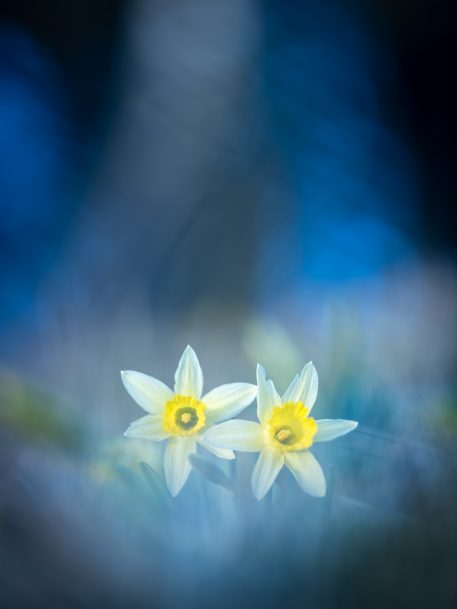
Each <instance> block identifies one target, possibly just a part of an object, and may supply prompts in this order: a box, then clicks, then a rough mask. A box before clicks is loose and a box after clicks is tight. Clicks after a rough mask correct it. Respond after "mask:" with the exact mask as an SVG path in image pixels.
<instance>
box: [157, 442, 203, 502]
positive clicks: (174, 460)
mask: <svg viewBox="0 0 457 609" xmlns="http://www.w3.org/2000/svg"><path fill="white" fill-rule="evenodd" d="M195 451H196V441H195V438H193V437H184V438H176V437H175V438H171V439H170V440H168V442H167V447H166V449H165V459H164V470H165V481H166V483H167V486H168V490H169V491H170V493H171V495H172V497H176V495H177V494H178V493H179V491H180V490H181V489H182V487H183V486H184V484H185V482H186V480H187V478H188V477H189V474H190V471H191V469H192V466H191V464H190V463H189V461H188V459H187V457H188V455H190V454H191V453H194V452H195Z"/></svg>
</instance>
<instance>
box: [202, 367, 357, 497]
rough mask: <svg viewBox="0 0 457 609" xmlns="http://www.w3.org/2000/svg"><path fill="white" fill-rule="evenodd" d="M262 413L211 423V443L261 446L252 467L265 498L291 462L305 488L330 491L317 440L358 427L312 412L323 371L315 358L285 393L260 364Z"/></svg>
mask: <svg viewBox="0 0 457 609" xmlns="http://www.w3.org/2000/svg"><path fill="white" fill-rule="evenodd" d="M257 384H258V394H257V417H258V419H259V423H256V422H254V421H242V420H239V419H234V420H232V421H226V422H225V423H221V424H220V425H216V426H214V427H212V428H211V429H209V430H208V431H207V432H206V433H205V435H204V440H205V441H206V442H207V444H208V445H210V444H211V445H212V446H215V447H218V448H226V449H227V448H231V449H232V450H240V451H248V452H260V455H259V458H258V460H257V463H256V465H255V467H254V471H253V473H252V490H253V492H254V495H255V497H256V498H257V499H262V497H264V496H265V495H266V493H267V492H268V491H269V489H270V488H271V486H272V484H273V483H274V481H275V480H276V477H277V475H278V474H279V472H280V471H281V469H282V467H283V466H284V465H286V467H288V468H289V469H290V471H291V472H292V474H293V475H294V477H295V479H296V480H297V482H298V484H299V485H300V486H301V487H302V489H303V490H304V491H306V492H307V493H309V494H310V495H313V496H315V497H322V496H324V495H325V490H326V484H325V477H324V474H323V472H322V468H321V466H320V465H319V463H318V461H317V460H316V458H315V457H314V456H313V454H312V453H311V452H310V450H309V449H310V448H311V446H312V445H313V444H314V443H315V442H327V441H328V440H334V439H335V438H338V436H343V435H344V434H347V433H349V432H350V431H352V430H353V429H355V428H356V427H357V425H358V423H357V422H356V421H346V420H343V419H320V420H315V419H313V418H312V417H310V416H309V414H310V412H311V409H312V407H313V406H314V403H315V401H316V397H317V386H318V379H317V372H316V369H315V367H314V366H313V364H312V363H311V362H309V363H308V364H306V366H305V367H304V368H303V370H302V372H301V374H300V375H298V374H297V376H296V377H295V378H294V380H293V381H292V382H291V384H290V385H289V388H288V389H287V391H286V392H285V394H284V395H283V397H282V399H281V397H280V396H279V395H278V393H277V391H276V389H275V386H274V384H273V381H271V380H268V381H267V380H266V376H265V370H264V369H263V368H262V366H260V365H258V366H257Z"/></svg>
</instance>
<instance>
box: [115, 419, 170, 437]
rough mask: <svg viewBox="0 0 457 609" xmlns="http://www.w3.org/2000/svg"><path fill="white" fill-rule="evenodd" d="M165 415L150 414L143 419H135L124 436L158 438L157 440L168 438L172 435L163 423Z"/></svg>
mask: <svg viewBox="0 0 457 609" xmlns="http://www.w3.org/2000/svg"><path fill="white" fill-rule="evenodd" d="M162 421H163V416H162V415H161V414H159V415H157V414H155V415H152V414H148V415H146V416H145V417H141V419H137V420H136V421H133V423H132V424H131V425H130V426H129V427H128V428H127V430H126V431H125V433H124V436H128V437H129V438H143V439H144V440H156V441H157V442H158V441H160V440H163V439H165V438H168V436H169V435H170V434H169V433H167V432H166V431H165V429H164V428H163V425H162Z"/></svg>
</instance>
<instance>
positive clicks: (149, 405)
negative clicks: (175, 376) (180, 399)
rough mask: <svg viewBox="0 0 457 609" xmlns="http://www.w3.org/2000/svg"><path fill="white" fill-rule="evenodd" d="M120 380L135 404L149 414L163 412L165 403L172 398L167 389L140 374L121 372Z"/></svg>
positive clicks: (153, 379) (170, 391) (131, 371)
mask: <svg viewBox="0 0 457 609" xmlns="http://www.w3.org/2000/svg"><path fill="white" fill-rule="evenodd" d="M121 378H122V382H123V383H124V387H125V388H126V389H127V391H128V392H129V394H130V395H131V396H132V398H133V399H134V400H135V402H136V403H137V404H138V405H139V406H141V408H143V409H144V410H146V412H150V413H151V414H158V413H160V412H163V409H164V406H165V403H166V402H167V401H168V400H171V398H172V397H173V392H172V390H171V389H170V388H169V387H167V386H166V385H164V383H162V382H161V381H159V380H157V379H155V378H153V377H152V376H148V375H147V374H143V373H142V372H135V371H134V370H123V371H122V372H121Z"/></svg>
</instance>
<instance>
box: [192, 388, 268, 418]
mask: <svg viewBox="0 0 457 609" xmlns="http://www.w3.org/2000/svg"><path fill="white" fill-rule="evenodd" d="M256 394H257V387H256V385H251V384H250V383H229V384H228V385H221V386H220V387H216V388H215V389H213V390H212V391H210V392H209V393H207V394H206V395H205V396H203V397H202V402H203V403H204V404H205V406H206V407H207V408H208V413H207V414H208V415H209V416H210V417H211V420H212V421H214V422H219V421H225V420H226V419H230V418H232V417H234V416H236V415H237V414H239V413H240V412H241V411H242V410H243V409H244V408H246V406H249V404H250V403H251V402H252V401H253V399H254V398H255V396H256Z"/></svg>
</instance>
